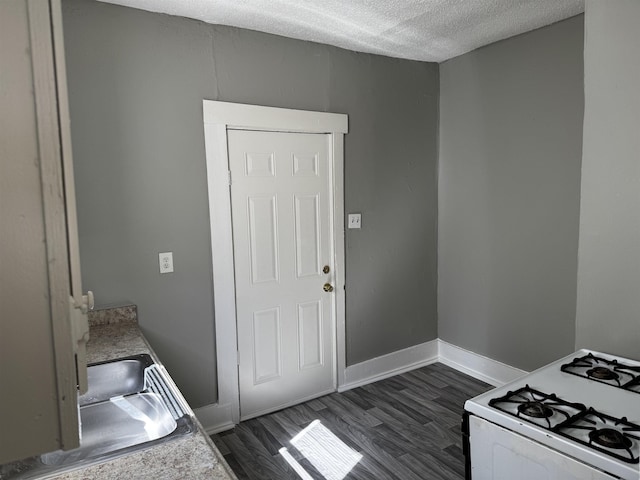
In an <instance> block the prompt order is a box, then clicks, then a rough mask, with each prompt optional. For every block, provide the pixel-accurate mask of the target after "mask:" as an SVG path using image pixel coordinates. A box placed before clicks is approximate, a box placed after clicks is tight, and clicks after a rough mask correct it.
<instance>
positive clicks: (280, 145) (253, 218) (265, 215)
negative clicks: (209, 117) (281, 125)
mask: <svg viewBox="0 0 640 480" xmlns="http://www.w3.org/2000/svg"><path fill="white" fill-rule="evenodd" d="M228 149H229V166H230V170H231V209H232V223H233V244H234V261H235V279H236V312H237V313H236V315H237V330H238V331H237V334H238V361H239V367H238V373H239V376H238V380H239V390H240V418H241V419H243V420H244V419H247V418H251V417H255V416H258V415H262V414H264V413H267V412H270V411H274V410H277V409H280V408H283V407H286V406H289V405H293V404H296V403H299V402H302V401H305V400H307V399H310V398H314V397H317V396H320V395H323V394H325V393H328V392H331V391H334V390H335V386H336V380H335V371H336V367H335V356H336V355H335V348H334V343H335V342H334V329H335V326H334V325H335V305H334V293H333V292H332V291H325V288H326V289H329V290H331V289H332V288H333V282H332V280H333V271H334V265H333V256H334V255H333V253H334V248H333V245H332V238H333V235H332V231H331V225H332V223H331V217H330V215H331V213H330V212H331V208H330V207H331V204H330V202H331V198H330V192H331V189H330V187H331V185H330V177H329V157H328V155H329V153H328V152H329V136H328V135H323V134H306V133H284V132H261V131H240V130H229V131H228Z"/></svg>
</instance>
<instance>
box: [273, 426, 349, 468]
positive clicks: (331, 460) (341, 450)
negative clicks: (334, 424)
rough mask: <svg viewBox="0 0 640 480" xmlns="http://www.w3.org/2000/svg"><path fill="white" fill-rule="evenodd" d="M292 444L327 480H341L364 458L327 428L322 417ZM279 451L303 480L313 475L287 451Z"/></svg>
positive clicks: (293, 439) (292, 440) (294, 438)
mask: <svg viewBox="0 0 640 480" xmlns="http://www.w3.org/2000/svg"><path fill="white" fill-rule="evenodd" d="M291 445H293V446H294V447H296V449H297V450H298V451H299V452H300V453H301V454H302V455H304V457H305V458H306V459H307V460H309V462H311V464H312V465H313V466H314V467H315V468H316V470H318V472H319V473H320V474H322V476H324V478H326V480H342V479H343V478H344V477H346V476H347V474H348V473H349V472H350V471H351V469H352V468H353V467H355V466H356V465H357V463H358V462H359V461H360V459H362V455H361V454H359V453H358V452H356V451H355V450H353V449H352V448H350V447H348V446H347V445H346V444H345V443H344V442H343V441H342V440H340V439H339V438H338V437H336V436H335V435H334V434H333V433H332V432H331V430H329V429H328V428H326V427H325V426H324V425H322V423H321V422H320V420H314V421H313V422H311V423H310V424H309V425H308V426H307V427H306V428H305V429H304V430H302V431H301V432H300V433H299V434H297V435H296V436H295V437H293V438H292V439H291ZM280 454H281V455H282V456H283V458H284V459H285V460H286V461H287V462H288V463H289V465H291V467H292V468H293V469H294V470H295V471H296V472H297V473H298V475H299V476H300V478H302V479H303V480H310V479H312V477H311V476H310V475H309V474H308V473H307V472H306V470H304V468H303V467H302V465H300V464H299V463H298V462H297V461H296V460H295V459H294V458H293V457H292V456H291V454H290V453H289V452H288V451H287V449H286V448H281V449H280Z"/></svg>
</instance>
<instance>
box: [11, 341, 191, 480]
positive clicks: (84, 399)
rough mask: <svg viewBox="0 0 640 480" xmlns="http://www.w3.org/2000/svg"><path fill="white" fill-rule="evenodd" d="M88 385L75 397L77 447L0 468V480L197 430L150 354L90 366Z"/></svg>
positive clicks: (77, 463)
mask: <svg viewBox="0 0 640 480" xmlns="http://www.w3.org/2000/svg"><path fill="white" fill-rule="evenodd" d="M87 370H88V378H89V388H88V391H87V393H85V394H84V395H82V396H80V397H79V405H80V420H81V425H82V438H81V440H80V447H78V448H75V449H73V450H67V451H63V450H57V451H55V452H51V453H47V454H44V455H41V456H40V457H35V458H32V459H29V460H26V461H23V462H16V465H15V468H13V469H12V470H8V471H0V479H2V480H4V479H5V478H7V479H8V478H11V479H13V478H21V479H27V478H35V477H38V478H39V477H41V476H47V475H50V474H53V473H55V474H58V473H61V472H62V471H66V470H71V469H75V468H77V467H80V466H86V465H91V464H93V463H98V462H101V461H104V460H108V459H112V458H115V457H118V456H121V455H124V454H127V453H129V452H132V451H135V450H138V449H142V448H146V447H149V446H152V445H156V444H159V443H163V442H166V441H169V440H171V439H173V438H175V437H178V436H183V435H187V434H190V433H192V432H193V431H194V430H195V427H194V423H193V419H192V418H191V416H190V415H189V413H188V412H189V407H188V406H187V405H186V403H185V402H184V400H183V399H182V396H181V395H180V394H179V392H178V390H177V388H176V387H175V385H174V384H173V382H172V381H171V378H170V377H169V375H168V374H167V373H166V370H165V369H164V367H162V366H161V365H158V364H155V363H154V362H153V359H152V358H151V357H150V356H149V355H146V354H144V355H136V356H134V357H127V358H123V359H118V360H115V361H110V362H104V363H100V364H94V365H90V366H89V367H88V369H87Z"/></svg>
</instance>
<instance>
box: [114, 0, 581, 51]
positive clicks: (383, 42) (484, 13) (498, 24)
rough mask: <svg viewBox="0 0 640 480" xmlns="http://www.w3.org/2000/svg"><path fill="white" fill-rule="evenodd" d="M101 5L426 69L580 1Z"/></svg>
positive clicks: (181, 0) (564, 14)
mask: <svg viewBox="0 0 640 480" xmlns="http://www.w3.org/2000/svg"><path fill="white" fill-rule="evenodd" d="M102 1H105V2H108V3H115V4H118V5H125V6H129V7H134V8H139V9H142V10H149V11H152V12H161V13H167V14H169V15H178V16H182V17H189V18H195V19H198V20H202V21H203V22H207V23H212V24H220V25H231V26H235V27H242V28H248V29H251V30H258V31H261V32H267V33H273V34H276V35H282V36H285V37H291V38H297V39H301V40H310V41H313V42H319V43H326V44H329V45H335V46H337V47H342V48H346V49H349V50H355V51H358V52H368V53H376V54H379V55H386V56H390V57H398V58H409V59H413V60H423V61H429V62H442V61H444V60H447V59H449V58H453V57H456V56H458V55H461V54H463V53H466V52H469V51H471V50H474V49H476V48H478V47H481V46H483V45H487V44H489V43H492V42H495V41H498V40H502V39H504V38H508V37H511V36H514V35H518V34H520V33H523V32H527V31H529V30H533V29H536V28H539V27H542V26H545V25H549V24H551V23H554V22H557V21H559V20H563V19H565V18H568V17H571V16H574V15H577V14H579V13H582V12H583V11H584V0H102Z"/></svg>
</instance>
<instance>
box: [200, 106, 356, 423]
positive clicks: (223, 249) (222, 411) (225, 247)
mask: <svg viewBox="0 0 640 480" xmlns="http://www.w3.org/2000/svg"><path fill="white" fill-rule="evenodd" d="M202 103H203V119H204V139H205V152H206V163H207V189H208V195H209V219H210V227H211V257H212V269H213V298H214V314H215V332H216V333H215V337H216V338H215V342H216V362H217V377H218V379H217V380H218V382H217V384H218V403H217V407H218V409H219V412H218V414H219V416H220V417H222V418H226V419H228V421H229V422H230V423H233V424H237V423H239V421H240V389H239V384H238V349H237V345H238V339H237V330H236V323H237V318H236V293H235V268H234V261H233V232H232V224H231V191H230V188H229V187H230V185H231V175H230V168H229V159H228V145H227V131H228V130H261V131H271V132H290V133H321V134H327V135H329V180H330V184H331V185H330V195H329V197H330V200H329V201H330V223H331V225H332V240H333V244H334V245H333V247H334V248H333V255H334V258H333V261H334V267H335V268H334V274H335V277H334V278H335V285H336V288H335V290H334V291H335V301H334V315H335V322H334V328H333V339H332V343H333V354H334V358H335V365H336V368H337V372H336V373H337V381H338V384H337V385H336V387H339V386H340V385H342V384H343V383H344V372H345V368H346V353H345V350H346V349H345V332H346V330H345V289H344V285H345V255H344V252H345V241H344V239H345V233H344V135H345V134H346V133H347V132H348V116H347V115H345V114H339V113H327V112H313V111H306V110H290V109H285V108H275V107H264V106H258V105H247V104H239V103H228V102H218V101H213V100H203V102H202ZM220 417H219V418H220Z"/></svg>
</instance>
